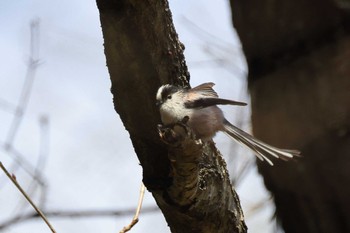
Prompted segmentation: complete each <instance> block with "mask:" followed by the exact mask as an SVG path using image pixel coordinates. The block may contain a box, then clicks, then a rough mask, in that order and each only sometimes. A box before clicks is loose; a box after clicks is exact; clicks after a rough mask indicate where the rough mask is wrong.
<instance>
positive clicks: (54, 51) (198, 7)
mask: <svg viewBox="0 0 350 233" xmlns="http://www.w3.org/2000/svg"><path fill="white" fill-rule="evenodd" d="M170 7H171V10H172V13H173V19H174V23H175V27H176V30H177V32H178V33H179V36H180V40H181V41H182V42H183V43H184V44H185V47H186V50H185V56H186V60H187V63H188V65H189V69H190V73H191V85H192V86H195V85H197V84H200V83H202V82H206V81H212V82H215V83H216V84H217V85H216V86H215V90H217V92H218V93H219V94H220V95H221V96H223V97H226V98H231V99H236V100H241V101H249V98H248V96H247V94H246V84H245V75H246V72H247V71H246V66H245V62H244V57H243V55H242V52H241V47H240V44H239V41H238V39H237V36H236V34H235V33H234V31H233V28H232V24H231V16H230V12H229V8H228V7H229V2H228V1H226V0H216V1H210V0H202V1H198V0H177V1H175V0H172V1H170ZM36 18H38V19H40V55H39V57H40V61H41V65H40V66H39V67H38V69H37V72H36V75H35V80H34V85H33V89H32V92H31V96H30V99H29V103H28V107H27V111H26V113H25V117H24V119H23V121H22V122H21V125H20V128H19V131H18V133H17V134H16V138H15V141H14V144H13V146H14V148H16V150H18V151H19V152H20V153H22V154H23V156H24V157H25V158H26V159H27V160H28V161H29V162H30V163H31V164H32V165H33V166H34V165H35V164H36V160H37V158H38V154H39V146H40V127H39V118H40V117H42V116H46V117H47V118H48V120H49V134H48V138H49V156H48V157H47V158H46V166H45V169H44V170H43V173H44V175H45V177H46V179H47V184H48V193H47V200H46V202H45V203H46V209H48V210H64V209H69V210H72V209H87V210H90V209H116V210H118V209H127V208H134V207H136V203H137V199H138V193H139V187H140V182H141V180H142V175H141V172H142V171H141V167H140V166H139V165H138V160H137V156H136V155H135V153H134V150H133V147H132V145H131V142H130V140H129V135H128V133H127V132H126V131H125V129H124V127H123V124H122V123H121V121H120V119H119V116H118V115H117V114H116V113H115V111H114V108H113V103H112V95H111V93H110V91H109V89H110V80H109V76H108V70H107V67H106V61H105V56H104V53H103V38H102V32H101V27H100V21H99V15H98V9H97V7H96V3H95V1H91V0H90V1H86V0H74V1H72V0H61V1H52V0H51V1H50V0H49V1H39V0H17V1H13V0H1V1H0V35H1V36H0V64H1V66H0V122H1V124H0V142H2V143H3V142H4V141H6V137H7V134H8V131H9V128H10V125H11V121H12V119H13V114H11V113H10V112H9V110H8V109H7V108H6V107H5V104H7V103H9V104H10V106H11V104H13V105H14V104H16V103H17V102H18V100H19V96H20V93H21V89H22V86H23V83H24V81H25V74H26V69H27V64H28V56H29V38H30V31H29V24H30V21H31V20H33V19H36ZM224 110H225V113H226V114H227V115H228V119H230V120H231V121H232V122H239V123H242V124H243V126H244V127H245V128H246V129H247V128H248V129H249V109H248V108H247V110H245V111H244V112H242V110H240V111H241V112H237V110H235V111H234V110H233V109H232V108H224ZM242 117H244V118H243V119H242ZM215 141H216V142H217V145H218V148H219V149H220V150H221V152H222V153H223V154H225V155H226V157H227V154H228V153H229V152H230V150H231V148H232V144H231V143H229V139H228V138H226V137H225V136H224V135H219V136H217V138H216V139H215ZM240 153H243V154H248V153H247V152H246V151H245V150H243V152H240ZM247 156H252V155H250V154H249V155H247ZM228 159H229V158H228ZM0 160H1V161H2V162H3V163H4V164H5V165H6V166H7V167H9V168H14V167H13V164H14V163H13V156H11V155H10V154H9V153H6V151H4V150H1V151H0ZM16 176H17V179H18V180H19V181H20V183H22V184H23V186H24V187H27V186H28V184H29V183H30V177H29V176H28V174H26V173H25V172H24V171H23V169H18V170H16ZM6 181H7V180H6V179H5V177H4V176H3V175H2V174H0V222H2V221H4V220H5V219H7V218H10V217H11V216H13V215H15V214H16V213H18V212H19V209H22V206H23V203H25V202H24V201H23V199H22V197H21V195H20V194H19V193H18V191H17V190H16V189H15V188H14V187H13V186H12V185H11V184H10V183H8V182H6ZM26 185H27V186H26ZM237 190H238V193H239V196H240V198H241V201H242V204H243V207H244V209H245V210H246V209H249V208H250V207H251V206H252V205H254V204H255V203H258V202H259V201H260V200H262V199H264V198H266V197H267V194H266V192H265V191H264V189H263V185H262V180H261V178H259V177H258V175H257V172H256V170H255V169H253V170H252V171H251V172H250V173H249V174H248V175H247V177H246V179H245V180H244V182H243V183H241V184H240V186H239V187H237ZM39 194H40V192H37V193H34V194H33V197H34V198H33V199H34V200H35V201H38V200H39V196H40V195H39ZM154 205H155V203H154V201H153V198H152V196H151V195H150V193H148V192H147V193H146V196H145V201H144V206H146V207H147V206H154ZM30 210H31V209H30V208H29V207H27V208H26V211H30ZM272 211H273V210H272V208H271V207H268V208H265V209H263V210H262V211H261V213H259V214H255V215H252V214H249V212H248V211H247V213H246V218H247V219H246V221H247V225H248V227H249V229H250V230H249V231H250V232H251V233H255V232H259V233H264V232H266V233H269V232H273V229H274V224H273V223H271V222H270V218H271V214H272ZM131 217H132V216H126V217H123V218H96V219H80V220H71V219H52V220H51V222H52V223H53V225H54V227H55V228H56V230H57V232H84V233H90V232H91V233H93V232H116V231H118V230H119V229H121V228H122V227H123V226H124V225H125V224H127V223H128V222H129V221H130V220H131ZM4 232H6V233H7V232H8V233H10V232H26V233H30V232H35V233H40V232H48V229H47V226H46V225H45V224H44V223H43V222H42V221H30V222H25V223H23V224H18V225H15V226H13V227H11V228H7V229H6V230H4ZM132 232H134V233H138V232H154V233H158V232H159V233H160V232H162V233H163V232H165V233H166V232H170V231H169V229H168V227H167V224H166V222H165V220H164V218H163V216H162V214H161V213H160V212H157V213H152V214H142V212H141V216H140V222H139V223H138V224H137V225H136V226H135V228H134V229H133V230H132Z"/></svg>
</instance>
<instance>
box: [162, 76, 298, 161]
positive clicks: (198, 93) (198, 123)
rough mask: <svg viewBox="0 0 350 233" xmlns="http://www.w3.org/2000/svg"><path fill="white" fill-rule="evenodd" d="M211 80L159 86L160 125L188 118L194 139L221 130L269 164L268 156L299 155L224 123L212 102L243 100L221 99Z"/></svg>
mask: <svg viewBox="0 0 350 233" xmlns="http://www.w3.org/2000/svg"><path fill="white" fill-rule="evenodd" d="M213 86H214V83H203V84H201V85H199V86H197V87H194V88H192V89H184V88H181V87H177V86H174V85H169V84H167V85H163V86H161V87H160V88H159V89H158V92H157V96H156V100H157V105H158V106H159V110H160V115H161V120H162V122H163V124H164V125H170V124H175V123H178V122H181V121H182V120H183V119H184V118H185V117H188V118H189V119H188V121H187V124H188V126H189V127H190V128H191V129H192V130H193V132H194V133H195V135H196V137H197V138H198V139H202V140H203V141H208V140H210V139H212V138H213V137H214V136H215V134H216V133H217V132H218V131H223V132H225V133H226V134H227V135H228V136H230V137H231V138H232V139H234V140H236V141H237V142H239V143H241V144H243V145H245V146H247V147H249V148H250V149H251V150H253V152H254V153H255V155H256V156H257V157H258V158H259V159H260V160H266V161H267V162H268V163H269V164H270V165H273V163H272V162H271V160H270V159H269V157H271V156H273V157H276V158H280V159H283V160H289V159H292V158H293V157H294V156H299V154H300V152H299V151H297V150H286V149H279V148H276V147H273V146H270V145H268V144H266V143H264V142H262V141H260V140H258V139H256V138H254V137H253V136H251V135H249V134H248V133H246V132H244V131H243V130H241V129H239V128H237V127H236V126H234V125H232V124H231V123H230V122H228V121H227V120H226V119H225V117H224V114H223V112H222V111H221V109H220V108H218V107H217V106H216V105H219V104H225V105H226V104H229V105H239V106H245V105H247V104H246V103H242V102H237V101H233V100H227V99H221V98H219V96H218V94H217V93H216V92H215V91H214V90H213V88H212V87H213Z"/></svg>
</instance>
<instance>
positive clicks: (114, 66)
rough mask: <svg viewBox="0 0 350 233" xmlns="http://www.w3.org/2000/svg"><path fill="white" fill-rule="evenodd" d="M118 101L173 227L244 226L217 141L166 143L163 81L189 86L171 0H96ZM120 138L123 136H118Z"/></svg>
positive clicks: (226, 229)
mask: <svg viewBox="0 0 350 233" xmlns="http://www.w3.org/2000/svg"><path fill="white" fill-rule="evenodd" d="M97 6H98V8H99V11H100V19H101V25H102V31H103V36H104V46H105V54H106V60H107V67H108V70H109V73H110V77H111V82H112V89H111V91H112V94H113V97H114V106H115V109H116V111H117V112H118V114H119V115H120V117H121V119H122V121H123V123H124V126H125V128H126V129H127V130H128V131H129V133H130V138H131V140H132V143H133V145H134V148H135V152H136V154H137V156H138V158H139V160H140V163H141V166H142V168H143V182H144V184H145V185H146V187H147V188H148V190H149V191H150V192H152V194H153V196H154V198H155V200H156V202H157V204H158V206H159V207H160V209H161V210H162V212H163V214H164V216H165V218H166V220H167V222H168V224H169V227H170V229H171V231H172V232H181V233H186V232H222V233H226V232H234V233H235V232H246V230H247V228H246V226H245V223H244V219H243V214H242V210H241V207H240V203H239V200H238V196H237V194H236V193H235V192H234V190H233V189H232V186H231V184H230V180H229V177H228V173H227V170H226V164H225V162H224V160H223V159H222V157H221V156H220V154H219V152H218V151H217V150H216V148H215V146H214V144H213V143H207V144H202V143H201V142H198V141H195V140H193V139H192V138H191V135H187V134H185V135H183V138H182V139H181V140H180V141H179V142H178V143H177V144H174V145H170V146H165V144H164V143H163V142H161V141H160V139H159V135H158V132H157V124H158V123H159V122H160V118H159V112H158V110H157V109H156V106H155V94H156V91H157V89H158V87H159V86H160V85H161V84H165V83H175V84H177V85H182V86H189V84H188V80H189V74H188V71H187V67H186V63H185V60H184V55H183V50H184V48H183V45H182V44H181V43H180V42H179V40H178V36H177V34H176V32H175V29H174V26H173V23H172V18H171V13H170V9H169V6H168V2H167V1H166V0H142V1H141V0H119V1H112V0H97ZM116 143H117V142H116Z"/></svg>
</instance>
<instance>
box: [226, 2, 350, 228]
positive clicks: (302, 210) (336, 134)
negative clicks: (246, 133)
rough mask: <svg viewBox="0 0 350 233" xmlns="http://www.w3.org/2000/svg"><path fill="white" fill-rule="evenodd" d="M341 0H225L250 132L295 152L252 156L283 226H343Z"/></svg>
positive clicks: (349, 145) (349, 148)
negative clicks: (242, 60)
mask: <svg viewBox="0 0 350 233" xmlns="http://www.w3.org/2000/svg"><path fill="white" fill-rule="evenodd" d="M346 2H348V3H349V1H331V0H317V1H316V0H286V1H267V0H262V1H253V0H231V7H232V15H233V22H234V25H235V27H236V29H237V32H238V34H239V36H240V38H241V41H242V45H243V50H244V52H245V55H246V58H247V62H248V66H249V78H248V82H249V90H250V93H251V96H252V123H253V131H254V134H255V135H256V136H257V137H259V138H261V139H263V140H265V141H266V142H269V143H271V144H273V145H276V146H280V147H287V148H288V147H289V148H299V149H300V150H302V154H303V158H301V159H300V160H299V161H298V162H296V163H283V162H279V163H278V164H276V166H275V167H274V169H267V168H266V166H264V165H263V164H258V165H259V171H260V172H261V174H262V175H263V176H264V180H265V184H266V186H267V188H268V189H269V190H270V191H271V192H272V194H273V195H274V198H275V203H276V212H277V217H278V219H279V220H280V221H281V223H282V226H283V229H284V230H285V232H286V233H291V232H315V233H316V232H317V233H320V232H324V233H326V232H350V215H349V212H350V198H349V197H350V185H349V184H350V170H349V166H350V66H349V61H350V37H349V17H348V13H347V12H348V11H347V9H343V8H341V6H346V4H345V3H346ZM337 3H338V5H337Z"/></svg>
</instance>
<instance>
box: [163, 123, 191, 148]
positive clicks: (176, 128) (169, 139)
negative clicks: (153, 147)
mask: <svg viewBox="0 0 350 233" xmlns="http://www.w3.org/2000/svg"><path fill="white" fill-rule="evenodd" d="M189 119H190V118H189V117H188V116H185V117H184V118H183V119H182V120H181V121H178V122H176V123H172V124H169V125H161V124H159V125H158V133H159V136H160V138H161V140H162V141H163V142H165V143H166V144H168V145H177V144H178V143H179V142H181V141H182V140H183V139H184V138H185V137H191V138H194V137H193V133H192V130H191V129H190V128H189V127H188V125H187V122H188V120H189Z"/></svg>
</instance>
